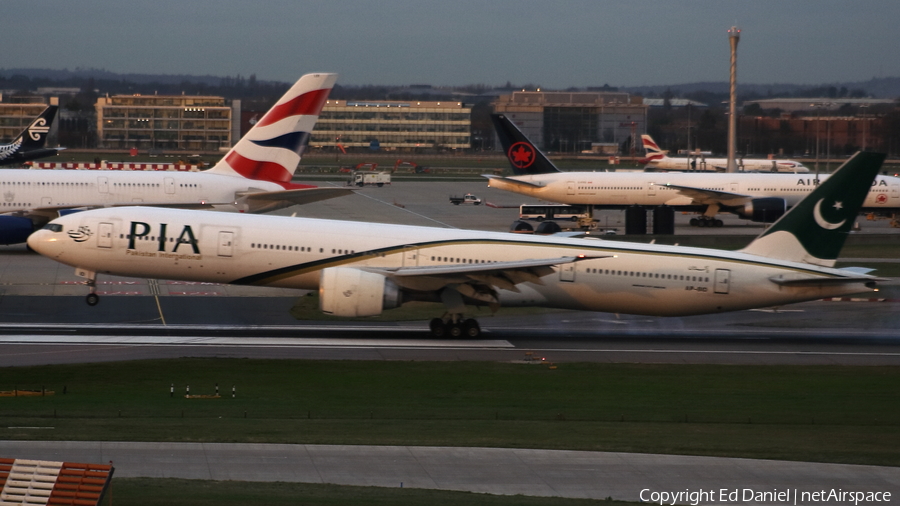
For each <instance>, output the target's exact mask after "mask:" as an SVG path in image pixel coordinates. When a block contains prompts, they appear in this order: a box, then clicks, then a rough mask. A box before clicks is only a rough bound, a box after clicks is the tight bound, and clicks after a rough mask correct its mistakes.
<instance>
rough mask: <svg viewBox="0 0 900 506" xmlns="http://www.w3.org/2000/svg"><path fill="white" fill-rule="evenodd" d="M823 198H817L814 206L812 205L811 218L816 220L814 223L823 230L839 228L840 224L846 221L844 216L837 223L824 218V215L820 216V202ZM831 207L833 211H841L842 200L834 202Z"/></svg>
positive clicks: (842, 206)
mask: <svg viewBox="0 0 900 506" xmlns="http://www.w3.org/2000/svg"><path fill="white" fill-rule="evenodd" d="M824 200H825V199H819V201H818V202H816V205H815V207H813V218H814V219H815V220H816V223H817V224H818V225H819V226H820V227H822V228H824V229H825V230H835V229H838V228H841V226H842V225H843V224H844V223H846V222H847V219H846V218H844V219H843V220H841V221H839V222H837V223H832V222H830V221H828V220H826V219H825V217H824V216H822V202H823V201H824ZM832 207H834V209H835V211H841V210H843V209H844V205H843V203H842V202H835V203H834V205H833V206H832ZM832 214H833V213H832Z"/></svg>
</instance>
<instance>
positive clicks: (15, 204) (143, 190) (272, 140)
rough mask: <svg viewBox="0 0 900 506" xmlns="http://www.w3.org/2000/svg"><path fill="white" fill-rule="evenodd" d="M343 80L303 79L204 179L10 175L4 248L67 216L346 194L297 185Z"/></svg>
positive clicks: (1, 238) (276, 203)
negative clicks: (335, 90) (80, 211)
mask: <svg viewBox="0 0 900 506" xmlns="http://www.w3.org/2000/svg"><path fill="white" fill-rule="evenodd" d="M336 80H337V75H336V74H307V75H305V76H303V77H301V78H300V79H299V80H298V81H297V82H296V83H295V84H294V85H293V86H292V87H291V88H290V89H289V90H288V91H287V93H285V95H284V96H283V97H281V99H280V100H278V102H276V103H275V105H274V106H272V109H270V110H269V112H267V113H266V115H265V116H263V117H262V119H261V120H259V122H257V123H256V125H254V126H253V128H252V129H250V131H249V132H247V134H246V135H244V137H243V138H241V140H240V141H238V143H237V144H236V145H235V146H234V147H233V148H232V149H231V150H230V151H229V152H228V153H226V154H225V156H224V157H223V158H222V160H220V161H219V163H217V164H216V165H215V166H214V167H213V168H211V169H209V170H207V171H204V172H154V171H134V172H131V171H93V170H92V171H86V170H29V169H10V170H4V171H2V172H0V196H2V198H0V244H16V243H21V242H25V240H26V239H27V237H28V236H29V235H30V234H31V233H32V232H34V230H36V229H38V228H40V227H41V226H43V225H44V224H45V223H47V222H48V221H50V220H51V219H53V218H56V217H57V216H59V215H60V214H65V213H66V212H69V211H71V210H78V209H89V208H92V207H110V206H133V205H137V204H140V205H150V206H169V207H193V208H219V209H226V210H238V211H244V212H251V213H260V212H268V211H271V210H274V209H278V208H281V207H287V206H291V205H295V204H305V203H308V202H314V201H317V200H323V199H328V198H332V197H336V196H341V195H346V194H348V193H349V192H350V190H349V189H345V188H317V187H315V186H309V185H298V184H293V183H291V178H292V177H293V175H294V171H295V170H296V169H297V165H298V164H299V163H300V156H301V154H302V153H303V150H304V149H305V148H306V144H307V141H308V139H309V135H310V132H312V129H313V127H314V126H315V124H316V120H317V119H318V117H319V113H320V112H321V111H322V107H323V105H324V104H325V101H326V99H327V98H328V93H329V92H330V91H331V88H332V87H334V83H335V81H336Z"/></svg>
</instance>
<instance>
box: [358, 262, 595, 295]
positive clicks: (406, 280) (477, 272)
mask: <svg viewBox="0 0 900 506" xmlns="http://www.w3.org/2000/svg"><path fill="white" fill-rule="evenodd" d="M609 257H612V255H602V256H586V255H585V256H569V257H557V258H541V259H535V260H517V261H511V262H494V263H484V264H450V265H433V266H423V267H398V268H390V269H383V268H365V269H364V270H366V271H369V272H376V273H379V274H382V275H384V276H386V277H388V278H391V279H392V280H393V281H394V282H395V283H397V284H398V285H400V286H403V287H405V288H409V289H412V290H427V291H435V290H440V289H441V288H443V287H445V286H447V285H454V287H455V288H456V289H457V290H458V291H459V292H460V293H461V294H462V295H465V296H467V297H471V298H473V299H476V300H481V301H484V302H489V303H497V302H498V299H497V292H496V289H498V288H499V289H503V290H510V291H513V292H518V291H519V289H518V288H516V285H518V284H519V283H536V284H543V282H542V281H541V278H542V277H544V276H547V275H548V274H552V273H553V272H555V270H554V269H553V267H554V266H559V265H563V264H570V263H573V262H579V261H581V260H589V259H596V258H609Z"/></svg>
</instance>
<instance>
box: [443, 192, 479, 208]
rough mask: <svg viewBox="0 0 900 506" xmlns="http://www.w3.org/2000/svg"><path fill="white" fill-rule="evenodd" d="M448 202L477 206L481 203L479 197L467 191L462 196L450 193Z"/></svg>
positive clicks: (456, 204)
mask: <svg viewBox="0 0 900 506" xmlns="http://www.w3.org/2000/svg"><path fill="white" fill-rule="evenodd" d="M450 203H451V204H453V205H455V206H458V205H460V204H475V205H476V206H477V205H480V204H481V199H480V198H478V197H476V196H475V195H472V194H471V193H467V194H465V195H463V196H462V197H458V196H456V195H450Z"/></svg>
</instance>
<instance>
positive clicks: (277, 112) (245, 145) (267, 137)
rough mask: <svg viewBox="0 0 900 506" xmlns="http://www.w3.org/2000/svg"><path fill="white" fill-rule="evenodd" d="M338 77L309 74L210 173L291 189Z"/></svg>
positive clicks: (334, 75) (335, 75)
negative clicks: (310, 136)
mask: <svg viewBox="0 0 900 506" xmlns="http://www.w3.org/2000/svg"><path fill="white" fill-rule="evenodd" d="M336 80H337V74H306V75H305V76H303V77H301V78H300V79H299V80H298V81H297V82H296V83H295V84H294V85H293V86H292V87H291V89H289V90H288V91H287V93H285V94H284V96H283V97H281V99H279V100H278V102H276V103H275V105H274V106H272V108H271V109H269V112H267V113H266V114H265V116H263V117H262V119H260V120H259V121H258V122H257V123H256V124H255V125H253V128H251V129H250V131H249V132H247V134H246V135H244V136H243V137H242V138H241V140H239V141H238V143H237V144H235V146H234V147H233V148H231V150H230V151H229V152H228V153H226V154H225V156H224V157H223V158H222V160H220V161H219V163H217V164H216V165H215V166H213V168H211V169H209V172H211V173H213V174H223V175H229V176H237V177H245V178H247V179H255V180H259V181H271V182H274V183H278V184H281V185H284V186H285V187H289V186H290V182H291V178H293V177H294V171H295V170H297V165H298V164H299V163H300V157H301V155H302V154H303V151H304V150H305V149H306V144H307V142H309V135H310V133H311V132H312V130H313V127H314V126H315V124H316V121H317V120H318V118H319V113H320V112H322V107H323V106H324V105H325V100H327V99H328V93H329V92H331V88H333V87H334V83H335V81H336Z"/></svg>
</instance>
